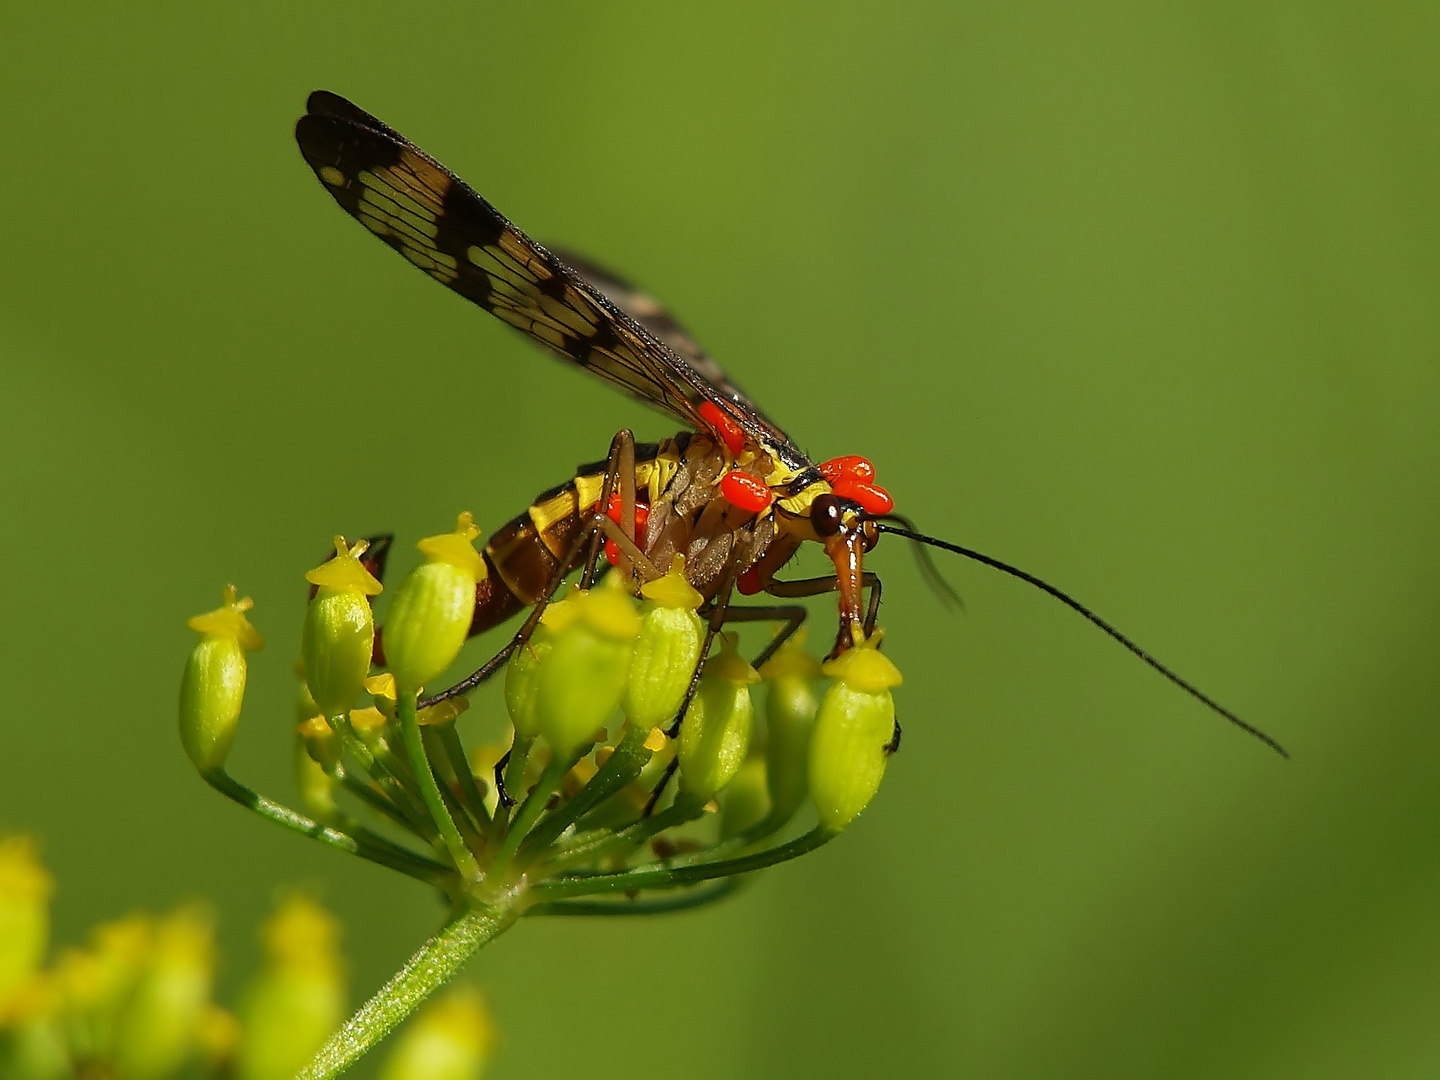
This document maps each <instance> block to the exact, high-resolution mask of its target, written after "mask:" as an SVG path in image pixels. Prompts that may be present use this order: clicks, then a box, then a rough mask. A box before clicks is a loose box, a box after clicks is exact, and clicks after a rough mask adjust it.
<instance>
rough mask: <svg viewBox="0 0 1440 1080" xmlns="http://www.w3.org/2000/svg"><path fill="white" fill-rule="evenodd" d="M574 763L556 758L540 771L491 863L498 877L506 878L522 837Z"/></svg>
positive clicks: (499, 878) (498, 878)
mask: <svg viewBox="0 0 1440 1080" xmlns="http://www.w3.org/2000/svg"><path fill="white" fill-rule="evenodd" d="M572 764H573V762H572V761H570V760H568V759H565V758H552V759H551V761H550V764H548V765H546V766H545V771H544V772H542V773H541V774H540V779H539V780H537V781H536V782H535V786H534V787H533V788H531V789H530V794H528V795H526V796H525V801H524V802H522V803H521V804H520V809H519V810H517V811H516V812H515V820H514V821H512V822H511V823H510V831H509V832H508V833H507V834H506V836H505V841H504V843H502V844H501V845H500V850H499V851H498V852H497V853H496V855H495V861H494V862H493V863H491V864H490V873H491V874H492V875H493V876H494V878H495V880H496V881H503V880H504V877H503V875H504V873H505V871H506V869H507V868H508V867H509V865H510V860H512V859H513V858H514V857H515V852H516V851H517V850H518V849H519V847H520V841H521V840H524V839H525V834H526V833H527V832H529V831H530V827H531V826H532V825H534V824H535V819H536V818H538V817H539V816H540V812H541V811H542V810H544V809H545V804H546V803H547V802H549V801H550V794H551V792H553V791H554V790H555V789H556V787H558V786H559V784H560V781H561V780H562V779H563V778H564V776H565V774H566V773H567V772H569V771H570V766H571V765H572Z"/></svg>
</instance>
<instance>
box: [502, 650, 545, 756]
mask: <svg viewBox="0 0 1440 1080" xmlns="http://www.w3.org/2000/svg"><path fill="white" fill-rule="evenodd" d="M551 648H552V643H551V641H550V630H549V628H548V627H545V626H537V627H536V628H535V633H533V634H532V635H530V640H529V641H527V642H526V643H525V644H524V645H521V646H520V647H519V648H518V649H516V650H515V653H514V655H512V656H511V657H510V662H509V663H508V664H506V665H505V711H506V712H507V713H509V714H510V723H511V724H513V725H514V727H515V738H516V740H517V741H524V740H527V739H533V738H534V737H535V736H536V735H538V734H539V733H540V714H539V713H538V712H537V711H536V696H537V694H538V693H539V686H540V669H541V668H542V667H543V666H544V659H545V657H546V656H548V655H549V654H550V650H551Z"/></svg>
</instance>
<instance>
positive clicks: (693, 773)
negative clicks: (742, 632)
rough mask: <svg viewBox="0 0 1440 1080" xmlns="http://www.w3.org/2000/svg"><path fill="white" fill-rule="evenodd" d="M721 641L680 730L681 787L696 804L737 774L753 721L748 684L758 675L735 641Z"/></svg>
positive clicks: (731, 638) (729, 636) (729, 637)
mask: <svg viewBox="0 0 1440 1080" xmlns="http://www.w3.org/2000/svg"><path fill="white" fill-rule="evenodd" d="M721 636H722V638H723V640H724V646H723V648H722V649H721V651H720V653H719V655H718V656H714V657H711V658H710V659H709V660H708V661H706V664H705V674H704V675H703V676H702V677H701V679H700V688H699V690H698V691H697V692H696V694H695V700H694V701H692V702H691V703H690V708H689V709H688V710H686V713H685V720H684V722H683V723H682V724H681V725H680V788H681V791H682V792H683V793H684V794H685V795H686V796H688V797H690V798H692V799H694V800H695V801H697V802H708V801H709V800H710V799H712V798H714V797H715V794H716V793H717V792H718V791H720V789H721V788H723V787H724V786H725V785H726V784H728V783H729V782H730V781H731V780H732V779H733V778H734V776H735V774H736V773H737V772H739V770H740V766H741V764H743V763H744V761H745V755H746V753H747V752H748V751H749V749H750V731H751V728H752V726H753V725H754V720H755V706H754V705H753V704H752V703H751V701H750V684H752V683H756V682H759V681H760V676H759V674H757V673H756V671H755V669H754V668H752V667H751V666H750V665H749V664H747V663H746V662H745V660H744V658H743V657H741V655H740V654H739V652H737V651H736V646H737V642H738V641H739V638H738V636H737V635H735V634H723V635H721Z"/></svg>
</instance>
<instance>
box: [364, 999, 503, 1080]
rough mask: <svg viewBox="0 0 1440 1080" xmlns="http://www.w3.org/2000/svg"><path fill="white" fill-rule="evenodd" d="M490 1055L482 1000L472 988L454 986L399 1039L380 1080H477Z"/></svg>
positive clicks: (491, 1040)
mask: <svg viewBox="0 0 1440 1080" xmlns="http://www.w3.org/2000/svg"><path fill="white" fill-rule="evenodd" d="M494 1051H495V1023H494V1021H493V1020H492V1019H491V1018H490V1010H489V1009H488V1008H486V1005H485V999H484V998H483V997H481V995H480V992H479V991H478V990H476V989H475V988H474V987H473V986H463V985H462V986H457V987H456V988H455V989H453V990H451V991H450V992H449V993H447V994H446V995H445V996H444V997H441V998H439V999H437V1000H436V1001H434V1002H433V1003H431V1004H429V1005H427V1006H425V1008H424V1009H422V1010H421V1011H420V1014H419V1015H418V1016H416V1017H415V1019H414V1021H413V1022H412V1023H411V1024H410V1026H409V1027H408V1028H406V1029H405V1030H404V1032H402V1033H401V1035H400V1038H399V1039H398V1040H397V1042H396V1044H395V1049H394V1050H393V1051H391V1053H390V1056H389V1057H388V1058H387V1059H386V1061H385V1064H384V1065H383V1066H381V1069H380V1080H480V1077H481V1075H482V1074H483V1073H484V1070H485V1065H486V1063H488V1062H489V1060H490V1057H491V1055H492V1054H493V1053H494Z"/></svg>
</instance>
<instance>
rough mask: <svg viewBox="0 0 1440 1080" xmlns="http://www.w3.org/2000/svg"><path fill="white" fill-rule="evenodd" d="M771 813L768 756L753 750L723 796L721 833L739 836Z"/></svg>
mask: <svg viewBox="0 0 1440 1080" xmlns="http://www.w3.org/2000/svg"><path fill="white" fill-rule="evenodd" d="M769 816H770V793H769V791H768V790H767V786H766V782H765V759H764V758H762V757H760V756H758V755H756V754H751V755H750V756H749V757H748V758H746V759H745V764H743V765H741V766H740V771H739V772H737V773H736V774H735V779H733V780H731V781H730V784H729V786H728V787H727V788H726V789H725V794H724V795H723V796H721V799H720V835H721V836H722V837H729V836H738V835H739V834H740V833H742V832H744V831H745V830H746V829H748V828H750V827H751V826H752V825H759V824H760V822H762V821H764V820H765V819H766V818H767V817H769Z"/></svg>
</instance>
